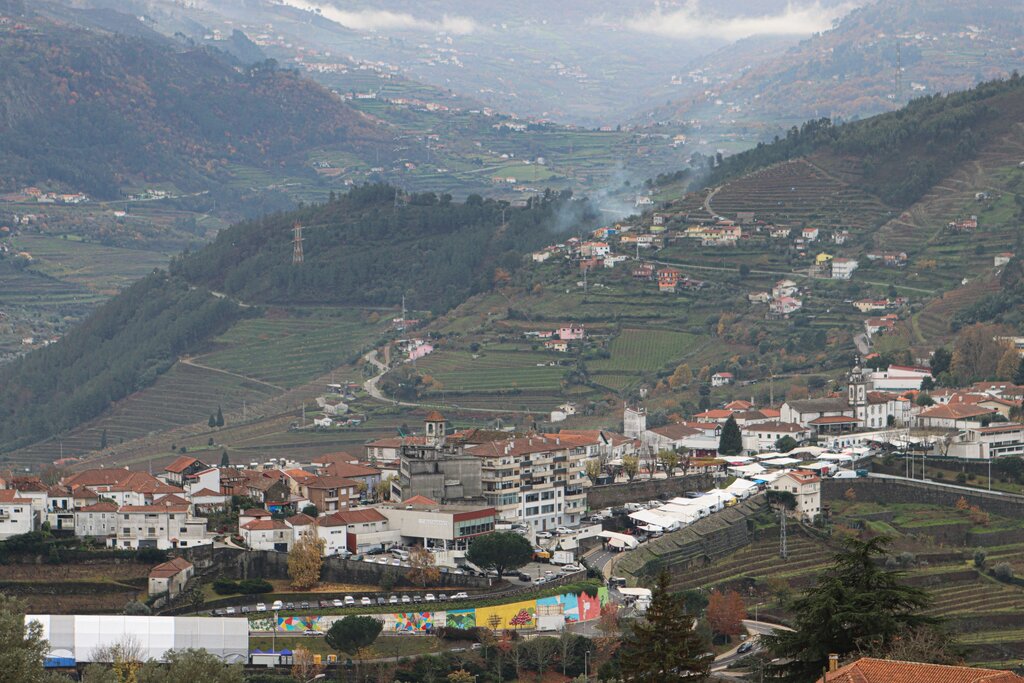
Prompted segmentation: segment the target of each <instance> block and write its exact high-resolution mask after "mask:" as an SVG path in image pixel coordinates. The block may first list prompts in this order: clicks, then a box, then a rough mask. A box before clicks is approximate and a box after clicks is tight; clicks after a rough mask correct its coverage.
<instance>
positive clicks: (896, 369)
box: [868, 365, 932, 391]
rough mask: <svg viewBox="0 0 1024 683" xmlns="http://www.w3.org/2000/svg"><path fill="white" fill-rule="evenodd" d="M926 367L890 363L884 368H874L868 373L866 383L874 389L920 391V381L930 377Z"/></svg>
mask: <svg viewBox="0 0 1024 683" xmlns="http://www.w3.org/2000/svg"><path fill="white" fill-rule="evenodd" d="M931 377H932V372H931V370H929V369H928V368H919V367H912V366H906V365H890V366H889V368H888V369H886V370H876V371H875V372H872V373H871V374H869V375H868V383H869V384H870V385H871V388H872V389H875V390H876V391H920V389H921V383H922V382H924V380H925V379H931Z"/></svg>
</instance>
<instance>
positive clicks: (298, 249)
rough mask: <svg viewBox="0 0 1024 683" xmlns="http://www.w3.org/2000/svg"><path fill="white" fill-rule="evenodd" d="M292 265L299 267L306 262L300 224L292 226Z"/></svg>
mask: <svg viewBox="0 0 1024 683" xmlns="http://www.w3.org/2000/svg"><path fill="white" fill-rule="evenodd" d="M292 232H293V237H292V265H293V266H297V265H299V264H301V263H302V262H303V260H304V257H303V255H302V225H300V224H299V223H298V222H296V223H295V225H294V226H292Z"/></svg>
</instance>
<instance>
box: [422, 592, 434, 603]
mask: <svg viewBox="0 0 1024 683" xmlns="http://www.w3.org/2000/svg"><path fill="white" fill-rule="evenodd" d="M423 599H424V600H426V601H427V602H435V601H436V600H437V598H435V597H434V594H433V593H427V594H426V595H424V596H423Z"/></svg>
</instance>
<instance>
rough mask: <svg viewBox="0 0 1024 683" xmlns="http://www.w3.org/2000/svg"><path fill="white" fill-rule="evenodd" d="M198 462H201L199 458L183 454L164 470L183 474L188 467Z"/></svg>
mask: <svg viewBox="0 0 1024 683" xmlns="http://www.w3.org/2000/svg"><path fill="white" fill-rule="evenodd" d="M197 462H199V460H197V459H196V458H193V457H192V456H190V455H182V456H181V457H179V458H176V459H175V460H174V462H172V463H171V464H170V465H168V466H167V467H165V468H164V471H165V472H174V473H175V474H181V473H182V472H184V471H185V470H186V469H187V468H189V467H191V466H192V465H194V464H195V463H197Z"/></svg>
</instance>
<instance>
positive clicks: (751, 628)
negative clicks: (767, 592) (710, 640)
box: [711, 619, 792, 678]
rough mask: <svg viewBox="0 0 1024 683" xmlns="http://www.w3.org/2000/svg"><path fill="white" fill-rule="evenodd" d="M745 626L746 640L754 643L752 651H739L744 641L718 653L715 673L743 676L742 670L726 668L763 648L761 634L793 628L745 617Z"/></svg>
mask: <svg viewBox="0 0 1024 683" xmlns="http://www.w3.org/2000/svg"><path fill="white" fill-rule="evenodd" d="M743 626H744V627H746V629H747V640H746V642H749V643H751V644H752V645H753V648H752V649H751V650H750V651H748V652H744V653H743V654H740V653H739V649H740V646H741V645H742V643H741V644H740V645H737V646H736V647H734V648H733V649H731V650H729V651H727V652H723V653H722V654H720V655H718V656H717V657H715V662H714V664H712V665H711V671H713V672H714V673H716V674H719V675H720V676H724V677H726V678H734V677H736V678H742V677H743V673H742V672H740V671H738V670H737V671H736V672H729V671H726V669H728V667H729V666H731V665H732V664H734V663H736V662H737V661H738V660H740V659H743V658H744V657H746V656H748V655H750V654H752V653H754V652H757V651H759V650H760V649H761V643H760V638H761V636H763V635H766V634H768V633H771V632H773V631H776V630H784V631H791V630H792V629H791V628H789V627H787V626H779V625H778V624H770V623H768V622H766V621H754V620H753V619H744V620H743Z"/></svg>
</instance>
